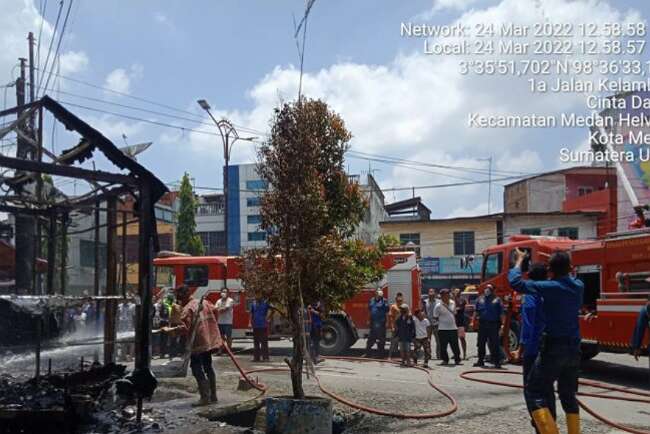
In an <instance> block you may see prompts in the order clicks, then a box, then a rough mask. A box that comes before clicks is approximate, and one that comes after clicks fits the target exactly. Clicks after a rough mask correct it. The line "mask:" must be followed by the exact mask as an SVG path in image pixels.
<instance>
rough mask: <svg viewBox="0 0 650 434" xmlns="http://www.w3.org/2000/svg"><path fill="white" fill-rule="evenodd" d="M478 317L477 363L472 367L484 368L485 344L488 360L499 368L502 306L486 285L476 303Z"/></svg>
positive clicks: (492, 290) (490, 287) (492, 288)
mask: <svg viewBox="0 0 650 434" xmlns="http://www.w3.org/2000/svg"><path fill="white" fill-rule="evenodd" d="M476 315H477V317H478V339H477V341H478V343H477V347H478V361H477V362H476V363H474V366H485V344H486V343H487V344H488V346H489V347H490V358H491V359H492V363H493V364H494V367H495V368H500V367H501V348H500V343H499V330H500V328H501V323H502V318H503V304H502V303H501V299H500V298H499V297H496V296H495V295H494V287H493V286H492V285H490V284H488V285H487V286H486V287H485V290H484V292H483V296H482V297H481V298H479V300H478V301H477V303H476Z"/></svg>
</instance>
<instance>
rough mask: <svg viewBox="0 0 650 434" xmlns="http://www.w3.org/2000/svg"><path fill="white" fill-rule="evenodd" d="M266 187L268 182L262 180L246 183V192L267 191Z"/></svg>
mask: <svg viewBox="0 0 650 434" xmlns="http://www.w3.org/2000/svg"><path fill="white" fill-rule="evenodd" d="M266 186H267V184H266V181H262V180H261V179H254V180H250V181H246V190H266Z"/></svg>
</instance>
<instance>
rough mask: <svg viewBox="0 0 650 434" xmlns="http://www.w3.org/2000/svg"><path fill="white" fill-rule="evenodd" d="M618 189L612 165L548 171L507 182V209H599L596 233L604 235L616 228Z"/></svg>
mask: <svg viewBox="0 0 650 434" xmlns="http://www.w3.org/2000/svg"><path fill="white" fill-rule="evenodd" d="M616 190H617V179H616V173H615V170H614V169H613V168H611V167H572V168H569V169H563V170H557V171H554V172H547V173H543V174H540V175H537V176H533V177H530V178H526V179H522V180H519V181H517V182H513V183H512V184H508V185H506V186H505V189H504V192H503V199H504V213H505V214H506V215H509V214H513V215H515V214H519V215H521V214H534V213H575V212H578V211H582V212H587V213H599V217H598V219H597V224H596V225H597V227H596V235H597V236H603V235H605V234H606V233H608V232H614V231H615V230H616V222H617V210H616V201H617V199H616V196H617V193H616ZM522 218H523V217H519V219H522ZM549 218H550V216H549ZM558 218H561V217H558ZM580 238H583V237H580Z"/></svg>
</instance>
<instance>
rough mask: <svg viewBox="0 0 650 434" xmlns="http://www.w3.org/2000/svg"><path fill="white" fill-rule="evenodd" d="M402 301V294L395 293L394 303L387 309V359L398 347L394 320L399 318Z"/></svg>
mask: <svg viewBox="0 0 650 434" xmlns="http://www.w3.org/2000/svg"><path fill="white" fill-rule="evenodd" d="M402 303H404V294H402V293H401V292H398V293H397V294H395V303H393V304H391V305H390V309H389V311H388V329H389V330H390V332H391V336H390V348H389V349H388V358H389V359H390V358H392V357H393V353H396V352H397V351H398V349H399V348H398V343H399V338H398V336H397V329H396V328H395V326H396V324H395V321H397V318H399V316H400V314H401V308H402Z"/></svg>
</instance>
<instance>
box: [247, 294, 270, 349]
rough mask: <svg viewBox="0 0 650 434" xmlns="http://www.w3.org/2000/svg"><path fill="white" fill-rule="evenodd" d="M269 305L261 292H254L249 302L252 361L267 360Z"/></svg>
mask: <svg viewBox="0 0 650 434" xmlns="http://www.w3.org/2000/svg"><path fill="white" fill-rule="evenodd" d="M270 309H271V305H270V304H269V302H268V301H266V300H265V299H264V297H263V295H262V293H261V292H258V293H257V294H255V300H254V301H253V304H251V319H250V325H251V326H252V327H253V361H254V362H259V361H260V357H261V358H262V360H263V361H265V362H268V361H269V326H268V315H269V310H270Z"/></svg>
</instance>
